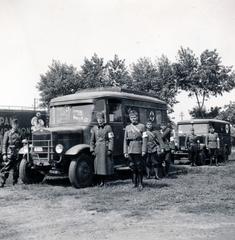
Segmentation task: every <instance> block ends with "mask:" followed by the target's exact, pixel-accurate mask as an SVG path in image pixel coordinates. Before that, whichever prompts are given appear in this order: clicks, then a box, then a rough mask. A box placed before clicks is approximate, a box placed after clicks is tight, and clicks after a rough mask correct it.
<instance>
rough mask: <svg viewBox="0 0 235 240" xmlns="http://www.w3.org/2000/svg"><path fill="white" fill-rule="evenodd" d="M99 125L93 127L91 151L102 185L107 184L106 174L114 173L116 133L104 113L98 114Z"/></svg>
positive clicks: (96, 172)
mask: <svg viewBox="0 0 235 240" xmlns="http://www.w3.org/2000/svg"><path fill="white" fill-rule="evenodd" d="M96 119H97V122H98V125H95V126H94V127H93V128H92V129H91V139H90V152H91V154H92V155H93V156H94V157H95V160H94V170H95V174H96V175H97V176H98V178H99V181H100V184H99V186H100V187H103V186H104V184H105V176H107V175H112V174H113V171H114V170H113V159H112V152H113V138H114V134H113V131H112V129H111V127H110V125H107V124H105V122H104V114H103V113H102V112H98V113H97V114H96Z"/></svg>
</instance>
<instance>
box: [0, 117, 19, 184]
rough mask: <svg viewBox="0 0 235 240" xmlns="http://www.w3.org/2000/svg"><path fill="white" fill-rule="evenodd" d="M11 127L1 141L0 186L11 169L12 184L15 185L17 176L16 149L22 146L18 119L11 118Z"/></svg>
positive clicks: (17, 160) (17, 161)
mask: <svg viewBox="0 0 235 240" xmlns="http://www.w3.org/2000/svg"><path fill="white" fill-rule="evenodd" d="M11 126H12V128H11V129H10V130H9V131H7V132H5V134H4V137H3V143H2V156H3V157H2V158H3V161H4V167H3V168H2V169H1V180H0V181H1V182H0V187H4V185H5V183H6V180H7V178H8V176H9V171H10V170H13V185H15V184H16V183H17V181H18V178H19V169H18V166H19V159H18V157H19V155H18V151H19V150H20V148H21V146H22V142H21V135H20V133H19V131H18V127H19V124H18V120H17V119H13V120H12V123H11Z"/></svg>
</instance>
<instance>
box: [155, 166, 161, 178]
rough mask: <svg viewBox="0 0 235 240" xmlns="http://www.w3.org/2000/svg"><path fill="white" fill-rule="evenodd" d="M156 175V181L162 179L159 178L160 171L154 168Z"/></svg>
mask: <svg viewBox="0 0 235 240" xmlns="http://www.w3.org/2000/svg"><path fill="white" fill-rule="evenodd" d="M154 174H155V176H154V178H155V179H156V180H159V179H160V178H159V177H158V169H157V168H154Z"/></svg>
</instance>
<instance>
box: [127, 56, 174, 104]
mask: <svg viewBox="0 0 235 240" xmlns="http://www.w3.org/2000/svg"><path fill="white" fill-rule="evenodd" d="M131 76H132V79H133V80H132V81H133V86H132V89H134V90H138V91H143V92H147V93H151V94H154V95H155V96H156V97H157V98H160V99H161V100H164V101H166V102H167V103H168V104H169V105H170V106H173V105H174V104H175V103H176V99H175V97H176V95H177V92H178V91H177V86H176V81H175V76H174V69H173V66H172V64H171V63H170V61H169V59H168V58H167V57H165V56H162V57H161V58H159V59H158V61H157V62H156V64H153V63H152V61H151V60H150V59H148V58H140V59H139V60H138V61H137V63H136V64H133V65H132V74H131Z"/></svg>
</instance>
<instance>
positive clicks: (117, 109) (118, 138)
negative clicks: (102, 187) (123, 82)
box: [107, 99, 124, 164]
mask: <svg viewBox="0 0 235 240" xmlns="http://www.w3.org/2000/svg"><path fill="white" fill-rule="evenodd" d="M107 110H108V118H109V124H110V125H111V127H112V130H113V133H114V153H113V155H114V157H115V156H120V155H123V139H124V130H123V129H124V125H123V116H122V103H121V100H118V99H108V102H107ZM115 164H118V163H115Z"/></svg>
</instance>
